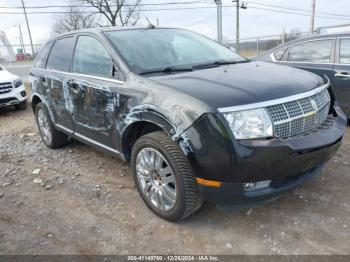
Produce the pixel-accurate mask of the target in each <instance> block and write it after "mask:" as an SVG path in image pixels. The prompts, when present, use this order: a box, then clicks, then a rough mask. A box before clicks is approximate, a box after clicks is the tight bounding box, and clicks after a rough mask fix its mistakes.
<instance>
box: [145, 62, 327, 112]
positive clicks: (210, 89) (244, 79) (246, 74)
mask: <svg viewBox="0 0 350 262" xmlns="http://www.w3.org/2000/svg"><path fill="white" fill-rule="evenodd" d="M150 79H152V80H153V81H156V82H158V83H161V84H163V85H167V86H171V87H173V88H176V89H177V90H181V91H182V92H184V93H186V94H189V95H191V96H193V97H195V98H197V99H199V100H201V101H203V102H204V103H206V104H208V105H209V106H210V107H212V108H215V109H216V108H222V107H228V106H237V105H245V104H251V103H258V102H264V101H268V100H273V99H278V98H283V97H288V96H292V95H296V94H299V93H303V92H307V91H310V90H312V89H314V88H316V87H319V86H321V85H322V84H323V80H322V79H321V78H320V77H318V76H316V75H314V74H312V73H309V72H306V71H302V70H299V69H295V68H291V67H287V66H280V65H275V64H271V63H266V62H261V61H254V62H248V63H240V64H233V65H227V66H220V67H215V68H211V69H205V70H197V71H191V72H186V73H181V74H173V75H165V76H154V77H150Z"/></svg>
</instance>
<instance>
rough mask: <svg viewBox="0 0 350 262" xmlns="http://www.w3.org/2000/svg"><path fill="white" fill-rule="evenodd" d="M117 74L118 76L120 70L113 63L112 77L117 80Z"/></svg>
mask: <svg viewBox="0 0 350 262" xmlns="http://www.w3.org/2000/svg"><path fill="white" fill-rule="evenodd" d="M117 74H118V68H117V66H116V65H115V64H114V63H112V77H113V78H115V77H116V76H117Z"/></svg>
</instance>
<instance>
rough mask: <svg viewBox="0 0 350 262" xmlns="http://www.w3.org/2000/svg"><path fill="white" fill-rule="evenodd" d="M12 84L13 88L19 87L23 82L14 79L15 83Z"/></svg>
mask: <svg viewBox="0 0 350 262" xmlns="http://www.w3.org/2000/svg"><path fill="white" fill-rule="evenodd" d="M13 84H14V86H15V88H17V87H20V86H21V85H23V82H22V80H21V79H16V80H15V81H13Z"/></svg>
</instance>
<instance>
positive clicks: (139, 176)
mask: <svg viewBox="0 0 350 262" xmlns="http://www.w3.org/2000/svg"><path fill="white" fill-rule="evenodd" d="M131 167H132V172H133V177H134V180H135V184H136V187H137V190H138V191H139V193H140V195H141V197H142V199H143V201H144V202H145V204H146V205H147V206H148V207H149V208H150V209H151V210H152V211H153V212H154V213H155V214H156V215H158V216H160V217H162V218H164V219H166V220H169V221H172V222H177V221H181V220H183V219H185V218H187V217H188V216H190V215H192V214H193V213H194V212H196V211H197V210H198V209H199V208H200V207H201V205H202V199H201V197H200V193H199V191H198V187H197V182H196V179H195V176H194V174H193V171H192V168H191V166H190V163H189V161H188V159H187V157H186V156H185V155H184V153H183V152H182V150H181V149H180V147H179V146H178V144H177V143H175V142H174V141H173V140H171V139H170V137H169V136H168V135H167V134H166V133H164V132H162V131H158V132H153V133H150V134H147V135H144V136H142V137H140V138H139V139H138V140H137V141H136V142H135V144H134V146H133V149H132V154H131Z"/></svg>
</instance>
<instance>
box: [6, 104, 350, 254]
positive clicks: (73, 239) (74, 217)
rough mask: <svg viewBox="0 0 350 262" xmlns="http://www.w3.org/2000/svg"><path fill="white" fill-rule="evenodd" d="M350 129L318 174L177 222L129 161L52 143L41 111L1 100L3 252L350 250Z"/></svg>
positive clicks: (208, 207)
mask: <svg viewBox="0 0 350 262" xmlns="http://www.w3.org/2000/svg"><path fill="white" fill-rule="evenodd" d="M349 152H350V129H348V130H347V134H346V137H345V140H344V143H343V145H342V147H341V149H340V151H339V152H338V154H337V155H336V156H335V157H334V159H333V160H332V161H331V162H330V163H329V164H327V166H326V167H325V169H324V170H323V172H322V174H321V175H320V176H318V177H316V178H315V179H314V180H313V181H311V182H309V183H307V184H305V185H304V186H302V187H300V188H298V189H297V190H295V191H294V192H292V193H289V194H288V195H286V196H285V197H284V198H282V199H279V200H278V201H276V202H274V203H272V204H269V205H266V206H260V207H256V208H254V209H246V210H241V211H236V212H222V211H218V210H217V209H216V207H215V206H214V205H212V204H205V205H204V206H203V207H202V209H201V210H200V211H199V212H198V213H197V214H195V215H194V216H192V217H191V218H190V219H188V220H186V221H184V222H182V223H180V224H172V223H169V222H166V221H164V220H161V219H159V218H158V217H156V216H155V215H153V214H152V213H151V211H149V210H148V209H147V208H146V206H145V205H144V204H143V202H142V201H141V199H140V197H139V196H138V193H137V191H136V189H135V187H134V183H133V181H132V177H131V173H130V169H129V168H128V167H127V165H125V164H124V163H123V162H121V161H119V160H118V159H115V158H112V157H109V156H107V155H105V154H103V153H100V152H98V151H96V150H94V149H92V148H90V147H88V146H85V145H83V144H80V143H77V142H75V143H74V142H73V143H72V144H70V145H69V146H67V147H65V148H63V149H58V150H52V149H49V148H47V147H46V146H45V145H44V144H43V143H42V142H41V139H40V137H39V135H38V130H37V128H36V125H35V122H34V118H33V114H32V112H31V109H30V108H29V107H28V109H27V110H26V111H14V110H13V109H0V254H38V255H39V254H47V255H52V254H80V255H86V254H135V253H137V254H350V201H349V200H350V190H349V185H350V173H349V168H350V154H349Z"/></svg>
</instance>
